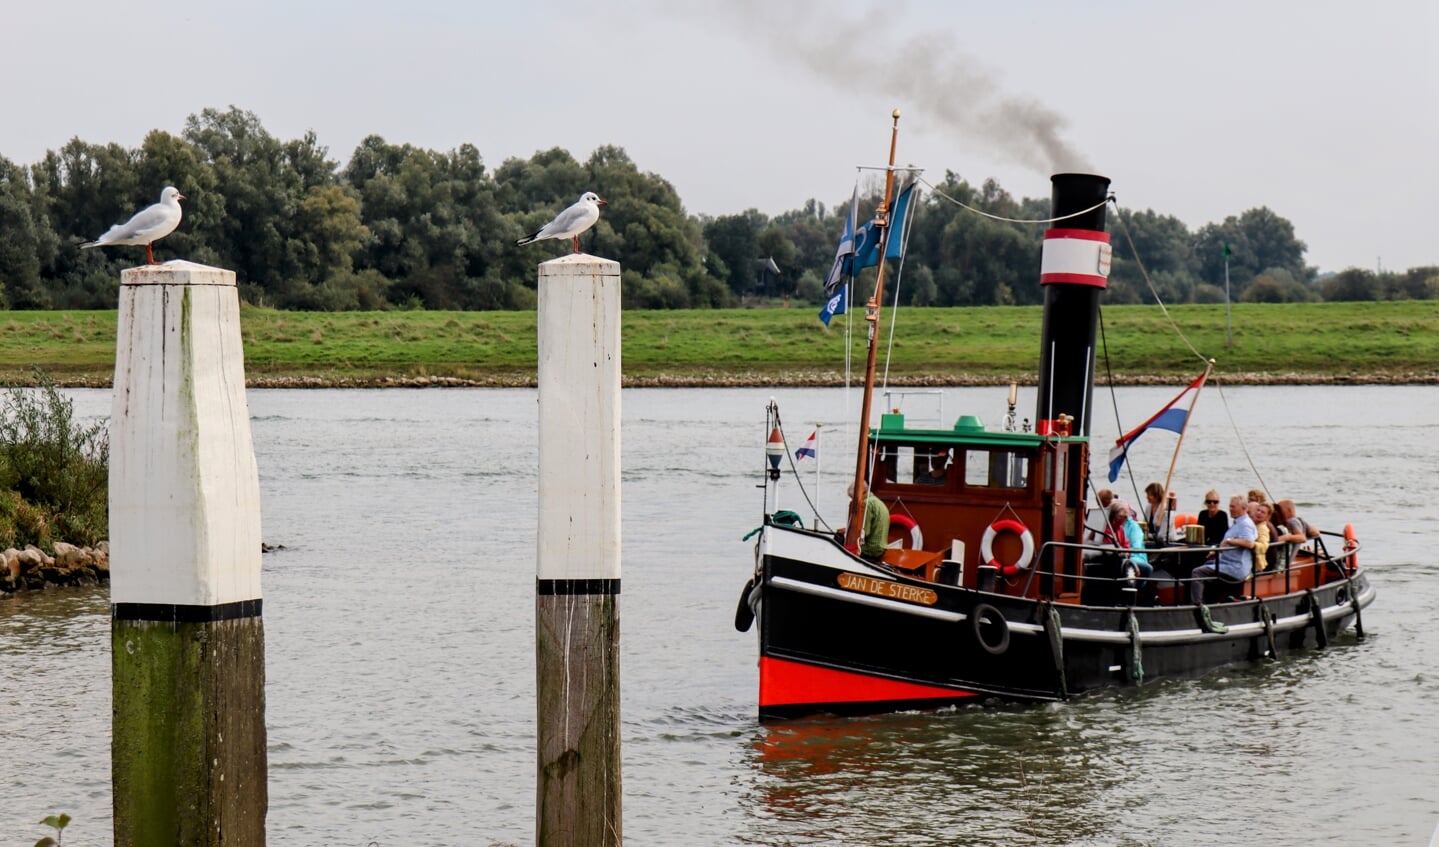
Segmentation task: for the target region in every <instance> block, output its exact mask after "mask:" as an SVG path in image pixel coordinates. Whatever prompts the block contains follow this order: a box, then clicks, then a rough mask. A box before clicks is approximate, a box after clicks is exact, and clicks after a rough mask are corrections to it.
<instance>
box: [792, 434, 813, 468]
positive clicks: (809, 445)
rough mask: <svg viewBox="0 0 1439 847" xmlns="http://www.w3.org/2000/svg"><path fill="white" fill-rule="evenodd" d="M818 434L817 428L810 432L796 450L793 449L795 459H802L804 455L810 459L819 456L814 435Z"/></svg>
mask: <svg viewBox="0 0 1439 847" xmlns="http://www.w3.org/2000/svg"><path fill="white" fill-rule="evenodd" d="M818 434H819V432H818V430H816V431H815V432H811V433H810V434H809V438H806V439H805V441H804V444H802V445H801V446H800V448H799V449H798V450H796V451H794V457H795V461H798V460H800V459H803V458H804V457H806V456H808V457H810V458H811V459H817V458H819V442H818V441H816V440H815V436H816V435H818Z"/></svg>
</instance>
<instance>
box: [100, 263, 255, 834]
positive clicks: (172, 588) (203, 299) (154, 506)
mask: <svg viewBox="0 0 1439 847" xmlns="http://www.w3.org/2000/svg"><path fill="white" fill-rule="evenodd" d="M116 338H117V341H116V352H115V383H114V400H113V406H112V408H111V416H110V599H111V624H110V633H111V646H112V653H113V657H112V668H113V686H114V690H113V695H114V699H113V728H112V748H111V749H112V763H111V764H112V778H113V782H114V809H115V844H117V845H123V847H201V846H202V845H203V847H218V845H225V847H258V846H260V845H264V843H265V813H266V809H267V804H268V794H267V786H266V751H265V638H264V627H263V625H262V622H261V617H260V600H261V597H260V485H259V475H258V473H257V471H256V467H255V454H254V449H253V447H252V445H251V439H250V413H249V408H248V406H247V404H246V401H245V369H244V360H243V355H242V352H241V346H240V301H239V296H238V291H237V290H236V288H235V274H234V272H232V271H227V270H221V269H219V268H210V267H206V266H204V265H196V264H193V263H190V262H168V263H166V264H164V265H157V266H144V267H139V268H131V269H129V270H126V271H124V272H123V273H122V274H121V277H120V311H119V325H118V327H117V331H116Z"/></svg>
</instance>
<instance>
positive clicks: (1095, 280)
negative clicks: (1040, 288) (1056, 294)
mask: <svg viewBox="0 0 1439 847" xmlns="http://www.w3.org/2000/svg"><path fill="white" fill-rule="evenodd" d="M1111 254H1112V250H1111V249H1110V246H1109V233H1107V232H1096V231H1094V230H1089V229H1051V230H1049V231H1048V232H1046V233H1044V252H1043V254H1042V255H1041V257H1040V260H1039V283H1040V284H1041V285H1052V284H1054V283H1057V282H1063V283H1069V284H1071V285H1093V286H1095V287H1096V288H1104V287H1105V286H1106V285H1108V280H1109V262H1110V256H1111Z"/></svg>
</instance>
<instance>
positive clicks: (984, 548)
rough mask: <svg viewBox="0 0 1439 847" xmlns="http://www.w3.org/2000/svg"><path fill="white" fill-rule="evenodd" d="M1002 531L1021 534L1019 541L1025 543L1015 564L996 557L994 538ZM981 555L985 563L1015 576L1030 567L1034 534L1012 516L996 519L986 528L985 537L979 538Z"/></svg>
mask: <svg viewBox="0 0 1439 847" xmlns="http://www.w3.org/2000/svg"><path fill="white" fill-rule="evenodd" d="M1001 532H1012V533H1014V534H1015V535H1018V536H1019V543H1020V544H1022V545H1024V548H1023V550H1022V551H1021V552H1020V554H1019V558H1018V559H1017V560H1015V562H1014V564H1010V565H1005V564H1001V563H1000V562H999V560H998V559H996V558H994V539H995V536H997V535H999V534H1000V533H1001ZM979 556H980V558H982V559H984V563H985V564H987V565H989V566H990V567H992V568H997V569H998V570H999V572H1000V573H1001V574H1003V575H1005V576H1013V575H1014V574H1016V573H1019V571H1020V570H1021V569H1023V568H1027V567H1029V561H1030V560H1031V559H1033V558H1034V536H1033V535H1031V534H1030V532H1029V527H1027V526H1025V525H1024V524H1022V523H1020V522H1019V521H1017V520H1013V519H1011V518H1005V519H1004V520H1002V521H995V522H994V523H992V524H990V525H989V526H988V527H986V528H985V530H984V537H982V538H980V539H979Z"/></svg>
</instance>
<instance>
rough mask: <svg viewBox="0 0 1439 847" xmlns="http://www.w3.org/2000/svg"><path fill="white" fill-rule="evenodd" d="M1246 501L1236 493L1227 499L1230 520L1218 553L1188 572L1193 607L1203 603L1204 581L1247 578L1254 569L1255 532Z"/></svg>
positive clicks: (1238, 580)
mask: <svg viewBox="0 0 1439 847" xmlns="http://www.w3.org/2000/svg"><path fill="white" fill-rule="evenodd" d="M1248 508H1249V503H1248V501H1247V500H1245V499H1244V497H1242V496H1240V495H1238V494H1236V495H1234V496H1233V497H1230V498H1229V517H1231V518H1233V523H1231V524H1230V525H1229V530H1228V531H1227V532H1225V533H1224V538H1223V539H1222V540H1220V542H1219V553H1218V554H1217V555H1216V556H1215V558H1214V560H1213V561H1212V562H1206V563H1205V564H1202V565H1200V566H1199V567H1197V568H1195V569H1194V572H1193V573H1192V574H1190V577H1191V579H1192V581H1191V582H1190V583H1189V602H1191V603H1193V604H1194V605H1196V606H1199V605H1202V604H1203V603H1204V585H1205V583H1207V582H1209V581H1211V580H1213V579H1215V578H1216V577H1218V576H1220V575H1223V576H1224V577H1225V578H1227V579H1230V580H1234V581H1236V582H1243V581H1244V580H1246V579H1248V578H1249V575H1250V573H1252V572H1253V570H1254V540H1255V539H1256V538H1257V537H1258V536H1259V532H1258V530H1257V529H1255V527H1254V521H1253V520H1252V519H1250V517H1249V514H1248Z"/></svg>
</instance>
